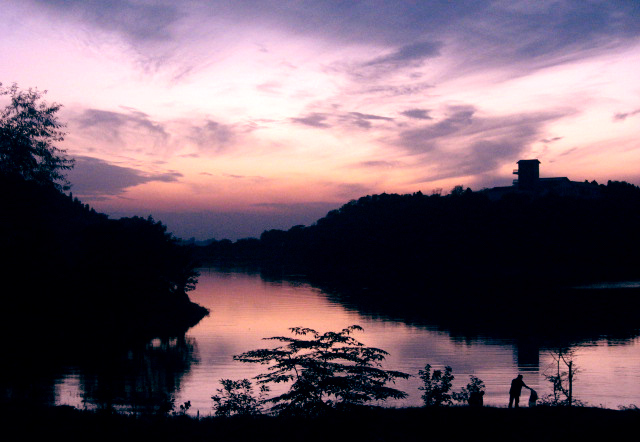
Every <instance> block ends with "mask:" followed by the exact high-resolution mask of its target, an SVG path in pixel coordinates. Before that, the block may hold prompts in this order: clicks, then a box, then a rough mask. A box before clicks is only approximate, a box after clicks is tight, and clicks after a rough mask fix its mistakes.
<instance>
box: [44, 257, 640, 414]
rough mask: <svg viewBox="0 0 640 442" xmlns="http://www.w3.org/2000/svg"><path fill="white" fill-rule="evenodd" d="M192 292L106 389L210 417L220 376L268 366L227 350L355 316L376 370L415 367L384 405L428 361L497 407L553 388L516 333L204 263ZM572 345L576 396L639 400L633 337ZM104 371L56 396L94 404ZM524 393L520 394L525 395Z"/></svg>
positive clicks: (246, 374) (413, 396)
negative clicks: (180, 313)
mask: <svg viewBox="0 0 640 442" xmlns="http://www.w3.org/2000/svg"><path fill="white" fill-rule="evenodd" d="M190 297H191V299H192V300H193V301H194V302H197V303H198V304H201V305H203V306H205V307H207V308H209V309H210V310H211V314H210V315H209V316H208V317H206V318H204V319H203V320H202V321H201V322H200V323H199V324H198V325H196V326H195V327H193V328H191V329H190V330H189V331H188V333H187V335H186V337H185V339H184V340H174V341H166V342H163V341H160V340H155V341H153V342H151V343H149V345H148V346H147V348H146V350H144V351H142V352H141V353H140V355H139V356H136V354H135V352H129V355H128V356H127V358H128V360H129V361H134V360H135V361H138V362H137V363H136V364H137V365H136V367H138V368H136V369H134V370H124V371H122V373H121V374H120V376H123V377H126V378H127V379H125V380H118V379H115V380H114V379H111V378H110V379H111V380H110V381H109V382H108V384H109V385H110V386H112V385H114V384H116V385H118V387H117V388H116V387H114V388H113V389H119V390H121V391H122V392H123V393H122V395H127V394H129V395H130V394H131V393H130V391H131V390H135V389H139V388H146V389H149V388H156V387H158V386H159V387H158V388H160V389H162V390H163V391H164V392H165V394H166V395H168V396H171V397H173V398H174V400H175V407H176V409H177V408H178V407H179V405H180V404H183V403H185V402H186V401H189V402H190V404H191V408H190V409H189V414H194V415H195V414H199V415H200V416H207V415H210V414H212V413H213V410H212V405H213V402H212V400H211V396H212V395H213V394H215V393H216V389H218V388H220V384H219V380H220V379H234V380H237V379H242V378H251V377H253V376H255V375H256V374H258V373H260V372H262V370H264V369H265V367H264V366H255V365H253V364H243V363H240V362H236V361H234V360H233V355H236V354H240V353H242V352H245V351H248V350H252V349H257V348H264V347H268V346H271V345H274V344H273V341H264V340H263V338H266V337H271V336H283V335H289V331H288V329H289V328H290V327H296V326H303V327H310V328H313V329H315V330H317V331H319V332H325V331H336V330H340V329H342V328H344V327H347V326H349V325H353V324H357V325H360V326H361V327H363V328H364V331H363V332H360V333H357V334H356V335H355V337H356V338H357V339H359V340H360V341H361V342H363V343H364V344H365V345H368V346H373V347H377V348H381V349H384V350H386V351H387V352H389V356H388V357H387V358H386V360H385V361H384V363H383V368H385V369H392V370H400V371H403V372H406V373H409V374H412V375H414V376H413V377H412V378H410V379H409V380H401V381H399V382H398V383H397V384H396V385H395V387H396V388H399V389H401V390H403V391H405V392H406V393H408V397H407V398H406V399H403V400H398V401H392V402H388V403H385V404H381V405H386V406H394V407H402V406H420V405H421V404H422V400H421V391H420V390H419V389H418V387H419V386H420V379H419V378H418V376H417V374H418V371H419V370H420V369H423V368H424V366H425V364H430V365H431V366H432V367H433V368H434V369H442V368H443V367H444V366H447V365H448V366H451V367H452V369H453V374H454V376H455V380H454V382H453V387H454V390H459V389H460V388H461V387H463V386H465V385H466V384H467V382H468V381H469V376H470V375H474V376H476V377H478V378H480V379H482V380H483V381H484V383H485V385H486V395H485V398H484V402H485V404H488V405H495V406H506V404H507V403H508V390H509V385H510V382H511V379H513V378H514V377H515V376H516V375H517V374H518V373H522V374H523V375H524V381H525V383H526V384H527V385H529V386H530V387H532V388H534V389H535V390H536V391H537V392H538V395H539V396H540V397H543V396H545V395H547V394H549V393H551V391H552V386H551V383H550V382H549V381H548V380H547V379H546V377H545V376H546V375H553V374H554V373H555V371H556V370H557V365H556V362H555V359H554V357H553V354H552V352H551V351H550V350H548V349H545V348H539V347H535V346H534V347H531V346H529V345H527V344H526V343H523V342H522V341H520V340H516V339H510V338H504V337H501V338H496V337H492V336H482V335H479V336H474V337H472V338H468V337H464V336H459V335H454V334H451V333H449V332H448V331H447V330H442V329H439V328H438V327H436V326H429V325H428V324H427V325H410V324H407V323H404V322H402V321H400V320H398V319H390V318H385V317H384V316H381V315H375V316H372V315H366V314H363V313H360V312H359V311H358V309H357V308H355V307H353V306H348V305H344V304H342V303H340V302H338V301H337V300H336V297H335V296H330V295H328V294H327V293H324V292H323V291H322V290H320V289H318V288H315V287H313V286H311V285H309V284H307V283H301V282H291V281H286V280H283V281H267V280H264V279H263V278H261V277H260V275H258V274H251V273H243V272H237V271H220V270H213V269H201V276H200V278H199V282H198V285H197V288H196V290H194V291H193V292H191V293H190ZM572 350H573V352H574V356H573V360H574V364H575V367H577V368H578V373H577V375H576V377H575V380H574V397H575V398H577V399H578V400H580V401H582V402H583V403H585V404H587V405H592V406H602V407H606V408H618V407H620V406H629V405H631V404H640V338H639V337H638V335H636V336H635V337H629V338H625V339H611V338H610V337H607V336H601V337H600V338H597V339H591V340H588V341H585V342H581V343H579V344H577V345H575V346H574V347H573V348H572ZM167 355H169V356H167ZM116 371H117V370H116ZM101 376H102V378H101ZM110 376H111V377H113V376H112V375H110ZM103 378H104V373H102V374H101V372H100V370H93V371H92V372H91V373H88V372H86V370H82V369H79V368H77V367H76V368H74V367H69V368H68V369H67V370H66V371H64V372H63V374H62V375H61V376H60V377H59V378H58V380H57V381H56V383H55V398H56V399H55V401H56V402H57V403H58V404H69V405H73V406H76V407H79V408H82V407H92V406H93V405H95V402H97V401H98V399H99V397H100V393H99V392H100V391H103V390H104V385H105V383H107V382H106V381H105V380H104V379H103ZM127 391H128V392H129V393H127ZM103 396H104V395H103ZM527 397H528V393H527V392H525V393H524V397H523V402H526V398H527Z"/></svg>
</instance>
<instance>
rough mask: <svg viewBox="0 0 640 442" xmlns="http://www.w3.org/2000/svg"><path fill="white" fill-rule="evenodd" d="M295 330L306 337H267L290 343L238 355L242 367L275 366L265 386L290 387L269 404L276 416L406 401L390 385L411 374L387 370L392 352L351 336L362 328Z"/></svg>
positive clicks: (261, 378)
mask: <svg viewBox="0 0 640 442" xmlns="http://www.w3.org/2000/svg"><path fill="white" fill-rule="evenodd" d="M290 330H291V331H292V332H293V334H294V335H296V336H301V337H286V336H275V337H272V338H267V339H269V340H275V341H280V342H283V343H285V344H284V345H281V346H278V347H275V348H265V349H259V350H252V351H248V352H246V353H242V354H240V355H236V356H234V359H235V360H237V361H240V362H249V363H258V364H270V365H269V367H268V370H267V372H266V373H262V374H260V375H258V376H257V377H256V379H257V381H258V383H259V384H261V385H264V384H269V383H276V384H278V383H283V382H284V383H289V382H291V387H290V388H289V390H288V391H287V392H285V393H282V394H280V395H277V396H275V397H272V398H269V399H268V400H267V402H269V403H273V404H274V406H273V407H272V409H271V411H272V412H275V413H285V414H318V413H322V412H323V411H326V410H328V409H331V408H344V407H346V406H349V405H356V404H363V403H367V402H371V401H376V400H386V399H389V398H395V399H401V398H404V397H405V396H406V393H404V392H403V391H400V390H397V389H395V388H392V387H388V386H387V385H386V384H388V383H393V382H394V381H395V380H396V379H398V378H401V379H405V378H408V377H409V375H408V374H406V373H402V372H399V371H392V370H384V369H382V367H381V361H383V360H384V359H385V355H387V352H385V351H384V350H381V349H378V348H373V347H367V346H365V345H363V344H362V343H361V342H359V341H358V340H356V339H354V338H353V337H352V336H351V334H352V333H353V332H354V331H360V330H362V328H361V327H359V326H357V325H353V326H350V327H347V328H345V329H343V330H341V331H339V332H326V333H323V334H320V333H318V332H317V331H315V330H313V329H310V328H302V327H294V328H291V329H290Z"/></svg>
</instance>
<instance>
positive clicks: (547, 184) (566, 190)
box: [482, 159, 600, 200]
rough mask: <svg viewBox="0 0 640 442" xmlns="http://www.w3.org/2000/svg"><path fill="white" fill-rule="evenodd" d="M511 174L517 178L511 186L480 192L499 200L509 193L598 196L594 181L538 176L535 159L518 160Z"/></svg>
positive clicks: (537, 166)
mask: <svg viewBox="0 0 640 442" xmlns="http://www.w3.org/2000/svg"><path fill="white" fill-rule="evenodd" d="M513 174H514V175H518V179H517V180H514V181H513V185H512V186H504V187H493V188H491V189H485V190H483V191H482V192H484V193H485V194H486V195H487V196H488V197H489V199H491V200H499V199H500V198H502V197H503V196H504V195H507V194H511V193H518V194H527V195H531V196H537V197H539V196H545V195H549V194H553V195H559V196H572V197H578V198H597V197H599V196H600V188H599V186H598V185H597V184H596V183H595V182H592V183H589V182H588V181H585V182H578V181H571V180H569V178H567V177H552V178H540V161H539V160H537V159H533V160H520V161H518V168H517V169H516V170H514V171H513Z"/></svg>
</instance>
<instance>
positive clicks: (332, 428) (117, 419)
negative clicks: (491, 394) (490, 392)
mask: <svg viewBox="0 0 640 442" xmlns="http://www.w3.org/2000/svg"><path fill="white" fill-rule="evenodd" d="M1 409H2V414H1V415H2V421H3V430H4V433H5V434H15V435H16V436H17V435H20V436H21V438H22V439H27V440H40V439H42V440H44V439H45V438H46V439H48V440H56V439H57V438H60V439H62V440H66V441H69V440H98V439H99V440H117V441H118V442H122V441H133V440H146V441H154V440H156V441H157V440H171V441H180V440H184V441H189V442H194V441H205V440H206V441H211V440H216V441H298V440H304V441H331V442H334V441H354V440H361V441H418V440H425V441H467V440H490V441H513V440H519V441H534V440H545V441H563V442H566V441H567V440H585V441H604V440H612V439H613V440H615V439H618V438H622V437H623V436H624V435H633V434H635V433H636V431H637V428H638V426H639V425H640V411H639V410H638V409H629V410H609V409H602V408H587V407H576V408H572V409H568V408H552V407H538V408H534V409H528V408H521V409H506V408H493V407H484V408H479V409H478V408H469V407H444V408H440V409H433V408H431V409H425V408H404V409H385V408H374V409H363V410H359V411H356V412H349V413H335V414H331V415H327V416H322V417H316V418H286V417H268V416H256V417H232V418H211V417H208V418H202V419H196V418H195V417H190V416H171V417H166V416H144V417H133V416H125V415H117V414H107V413H97V412H88V411H80V410H76V409H73V408H71V407H53V408H43V409H33V408H30V409H24V408H15V407H11V408H7V407H6V406H3V407H2V408H1Z"/></svg>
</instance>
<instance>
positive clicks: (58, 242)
mask: <svg viewBox="0 0 640 442" xmlns="http://www.w3.org/2000/svg"><path fill="white" fill-rule="evenodd" d="M0 186H1V187H2V189H3V192H2V193H1V194H0V211H2V214H3V216H2V217H0V229H1V230H2V231H3V232H5V234H4V235H3V236H2V237H0V247H1V248H2V251H3V256H4V257H6V258H8V260H6V264H5V265H4V266H2V267H1V268H0V278H1V279H2V281H3V286H4V289H3V293H2V295H3V299H2V302H3V307H4V308H3V312H4V313H5V315H6V317H5V318H4V320H3V327H6V328H7V329H10V328H12V327H16V326H21V327H23V328H25V329H26V330H27V331H30V332H32V333H34V335H36V334H37V333H38V331H42V330H47V334H48V335H50V336H65V337H66V338H67V339H68V338H70V337H71V336H74V339H75V338H78V337H82V336H87V337H88V336H95V335H97V334H100V335H102V334H104V335H109V334H121V335H125V336H126V335H129V334H137V333H142V334H145V333H150V332H151V330H155V331H162V330H165V331H168V330H169V329H183V330H184V329H186V327H188V326H189V325H193V324H194V323H195V322H197V320H198V319H200V318H201V317H202V315H203V314H205V313H206V312H205V311H204V309H202V308H200V307H198V306H196V305H195V304H193V303H191V301H189V299H188V296H187V292H188V291H189V290H191V289H192V288H193V287H194V284H195V282H196V280H197V273H196V272H195V261H194V260H193V258H192V256H191V254H190V250H189V249H187V248H185V247H183V246H181V245H180V244H179V243H178V241H177V240H176V239H175V238H173V237H172V236H171V235H170V234H168V233H167V232H166V227H165V226H164V225H162V224H161V223H160V222H156V221H154V220H153V219H152V218H147V219H144V218H139V217H133V218H123V219H120V220H111V219H108V217H107V216H106V215H103V214H100V213H96V212H95V211H94V210H93V209H91V208H90V207H89V206H87V205H84V204H82V203H81V202H80V201H78V200H77V199H76V198H73V197H71V196H68V195H65V194H63V193H61V192H60V191H59V190H57V189H55V188H54V187H51V186H46V185H40V184H38V183H36V182H34V181H31V180H24V179H22V178H21V177H18V176H14V175H10V176H6V175H0ZM80 330H82V331H83V333H78V331H80ZM174 331H175V330H174Z"/></svg>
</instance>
